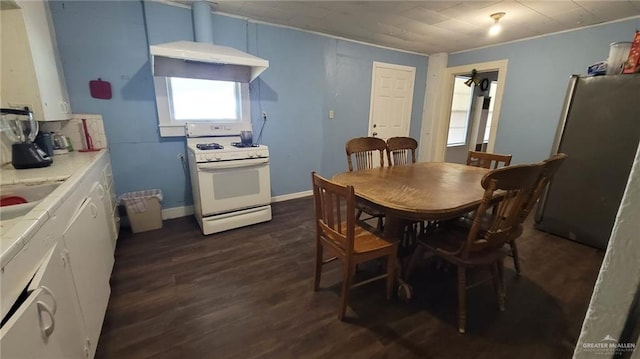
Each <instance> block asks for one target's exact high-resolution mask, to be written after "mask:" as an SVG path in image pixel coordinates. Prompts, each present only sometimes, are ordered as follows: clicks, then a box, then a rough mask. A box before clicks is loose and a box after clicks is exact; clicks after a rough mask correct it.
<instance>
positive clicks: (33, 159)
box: [0, 108, 53, 169]
mask: <svg viewBox="0 0 640 359" xmlns="http://www.w3.org/2000/svg"><path fill="white" fill-rule="evenodd" d="M0 129H1V130H2V132H4V134H5V135H6V136H7V137H8V138H9V140H10V141H12V142H13V144H12V145H11V164H13V167H14V168H16V169H25V168H38V167H47V166H49V165H51V163H52V162H53V159H51V157H49V156H48V155H47V154H46V153H45V152H44V151H43V150H42V149H40V147H38V145H36V144H35V143H33V140H34V139H35V138H36V135H37V133H38V122H37V121H36V120H34V118H33V113H32V112H31V111H29V109H28V108H25V109H24V110H18V109H14V108H0Z"/></svg>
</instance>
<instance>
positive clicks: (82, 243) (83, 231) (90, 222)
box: [62, 182, 114, 357]
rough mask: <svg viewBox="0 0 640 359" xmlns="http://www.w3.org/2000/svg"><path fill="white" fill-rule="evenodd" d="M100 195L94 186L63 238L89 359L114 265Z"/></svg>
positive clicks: (110, 241) (106, 300) (107, 301)
mask: <svg viewBox="0 0 640 359" xmlns="http://www.w3.org/2000/svg"><path fill="white" fill-rule="evenodd" d="M101 195H104V188H103V187H102V185H101V184H100V183H98V182H95V183H94V185H93V187H92V190H91V192H90V193H89V196H88V197H87V198H86V199H85V200H84V201H83V203H82V205H81V206H80V208H79V209H78V210H77V211H76V213H75V214H74V215H73V217H72V219H71V221H70V222H69V226H68V227H67V229H66V230H65V231H64V234H63V236H62V237H63V240H64V245H65V247H66V248H67V251H68V258H69V263H70V265H71V272H72V274H73V282H74V283H75V288H76V293H77V295H78V302H79V304H80V308H81V311H82V318H83V321H84V327H85V331H86V335H87V338H88V341H89V343H90V345H89V357H93V355H94V353H95V350H96V345H97V343H98V338H99V337H100V330H101V329H102V322H103V320H104V315H105V312H106V310H107V304H108V303H109V294H110V293H111V288H110V286H109V277H110V276H111V269H112V268H113V263H114V259H113V249H112V239H111V233H112V232H111V226H110V224H109V222H108V220H107V213H106V212H105V207H104V204H103V202H102V200H101V199H100V196H101ZM109 215H110V214H109Z"/></svg>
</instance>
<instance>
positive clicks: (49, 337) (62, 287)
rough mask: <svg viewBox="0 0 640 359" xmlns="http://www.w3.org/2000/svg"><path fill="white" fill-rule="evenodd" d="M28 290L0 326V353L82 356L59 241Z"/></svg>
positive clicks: (76, 311) (7, 355) (75, 309)
mask: <svg viewBox="0 0 640 359" xmlns="http://www.w3.org/2000/svg"><path fill="white" fill-rule="evenodd" d="M27 293H28V296H27V298H26V300H25V301H24V302H23V303H22V305H20V307H19V308H18V310H17V311H16V312H15V313H14V314H13V316H12V317H11V319H9V321H7V323H6V324H5V325H4V326H3V327H2V329H1V330H0V332H1V333H2V334H1V338H2V339H0V357H2V358H84V357H85V355H86V353H85V350H84V347H83V344H84V341H83V335H82V329H81V321H80V318H79V309H78V304H77V301H76V299H75V295H74V293H73V284H72V283H71V278H70V276H69V273H68V272H67V271H66V268H65V262H64V261H63V256H62V251H61V250H60V246H59V244H56V245H55V246H54V248H53V249H51V250H50V251H49V253H48V254H47V255H46V256H45V259H44V260H43V262H42V265H41V266H40V269H39V270H38V272H37V273H36V275H35V277H34V278H33V281H32V283H31V285H30V286H29V288H28V290H27Z"/></svg>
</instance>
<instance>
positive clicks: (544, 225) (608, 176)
mask: <svg viewBox="0 0 640 359" xmlns="http://www.w3.org/2000/svg"><path fill="white" fill-rule="evenodd" d="M639 142H640V74H634V75H610V76H609V75H608V76H596V77H586V76H577V75H574V76H572V77H571V78H570V81H569V88H568V89H567V95H566V98H565V104H564V108H563V110H562V114H561V116H560V123H559V124H558V131H557V134H556V140H555V142H554V145H553V146H554V147H553V149H552V153H556V152H564V153H566V154H568V155H569V157H568V158H567V160H566V161H565V162H564V164H563V165H562V166H561V167H560V169H559V170H558V172H557V173H556V175H555V177H554V178H553V179H552V181H551V183H550V184H549V187H548V188H547V191H546V193H545V195H544V196H543V197H542V198H541V201H540V203H539V204H538V209H537V212H536V228H538V229H540V230H543V231H545V232H549V233H553V234H555V235H558V236H562V237H565V238H569V239H571V240H575V241H578V242H582V243H584V244H587V245H590V246H593V247H597V248H606V247H607V243H608V242H609V236H610V235H611V230H612V229H613V224H614V221H615V217H616V214H617V212H618V207H619V205H620V201H621V200H622V195H623V193H624V189H625V186H626V184H627V179H628V177H629V173H630V171H631V165H632V163H633V159H634V156H635V153H636V150H637V148H638V143H639ZM638 221H639V222H640V218H638ZM639 228H640V227H639Z"/></svg>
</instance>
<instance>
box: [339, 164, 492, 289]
mask: <svg viewBox="0 0 640 359" xmlns="http://www.w3.org/2000/svg"><path fill="white" fill-rule="evenodd" d="M489 171H490V170H489V169H486V168H480V167H473V166H467V165H462V164H456V163H447V162H419V163H413V164H407V165H401V166H391V167H379V168H372V169H365V170H358V171H352V172H343V173H338V174H336V175H335V176H333V178H332V180H333V181H334V182H336V183H339V184H342V185H350V186H353V188H354V191H355V194H356V197H357V199H358V200H359V201H364V202H365V203H366V204H367V205H368V206H371V207H373V208H375V209H377V210H379V211H381V212H383V213H384V214H385V217H386V220H385V225H384V236H385V237H387V238H390V239H393V240H400V239H401V238H402V237H403V234H404V228H405V226H406V224H407V223H408V222H411V221H439V220H446V219H450V218H456V217H459V216H462V215H464V214H465V213H468V212H471V211H473V210H474V209H476V208H477V207H478V206H479V205H480V202H481V200H482V196H483V194H484V189H483V188H482V186H481V184H480V181H481V179H482V177H483V176H484V175H485V174H487V173H489ZM403 285H405V286H406V283H404V282H402V281H401V287H402V286H403ZM405 289H406V290H407V291H408V292H407V293H405V296H406V297H408V298H410V296H411V294H410V292H411V289H410V287H409V288H405Z"/></svg>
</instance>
